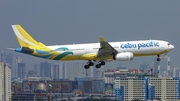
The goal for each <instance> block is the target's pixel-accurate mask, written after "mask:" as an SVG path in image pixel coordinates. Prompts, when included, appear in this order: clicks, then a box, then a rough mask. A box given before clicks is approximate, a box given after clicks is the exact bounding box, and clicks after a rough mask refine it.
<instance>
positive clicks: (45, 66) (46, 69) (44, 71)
mask: <svg viewBox="0 0 180 101" xmlns="http://www.w3.org/2000/svg"><path fill="white" fill-rule="evenodd" d="M40 76H41V77H50V78H51V64H50V63H48V62H47V61H45V62H42V63H40Z"/></svg>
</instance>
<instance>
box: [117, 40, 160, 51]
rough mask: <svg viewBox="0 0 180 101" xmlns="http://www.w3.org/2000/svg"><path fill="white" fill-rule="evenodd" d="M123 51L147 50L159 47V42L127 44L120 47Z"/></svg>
mask: <svg viewBox="0 0 180 101" xmlns="http://www.w3.org/2000/svg"><path fill="white" fill-rule="evenodd" d="M120 47H121V48H122V49H128V48H138V49H141V48H146V47H159V42H155V41H149V42H147V43H146V42H145V43H126V44H121V46H120Z"/></svg>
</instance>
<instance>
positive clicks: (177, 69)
mask: <svg viewBox="0 0 180 101" xmlns="http://www.w3.org/2000/svg"><path fill="white" fill-rule="evenodd" d="M173 77H179V68H178V67H175V68H173Z"/></svg>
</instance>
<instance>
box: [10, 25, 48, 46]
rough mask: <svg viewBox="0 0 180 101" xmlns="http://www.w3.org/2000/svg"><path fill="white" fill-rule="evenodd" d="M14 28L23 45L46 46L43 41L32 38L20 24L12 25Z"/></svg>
mask: <svg viewBox="0 0 180 101" xmlns="http://www.w3.org/2000/svg"><path fill="white" fill-rule="evenodd" d="M12 28H13V30H14V33H15V35H16V38H17V40H18V42H19V44H20V46H21V47H29V46H40V47H44V46H45V45H44V44H43V43H41V42H37V41H36V40H35V39H34V38H32V37H31V36H30V35H29V34H28V33H27V32H26V31H25V30H24V29H23V28H22V27H21V26H20V25H12Z"/></svg>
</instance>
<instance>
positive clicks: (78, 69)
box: [65, 61, 86, 80]
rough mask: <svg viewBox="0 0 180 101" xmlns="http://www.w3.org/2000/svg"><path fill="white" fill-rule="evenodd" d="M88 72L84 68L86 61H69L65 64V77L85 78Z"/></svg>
mask: <svg viewBox="0 0 180 101" xmlns="http://www.w3.org/2000/svg"><path fill="white" fill-rule="evenodd" d="M83 73H86V71H85V69H84V62H81V61H69V62H66V66H65V79H70V80H74V78H75V77H78V78H83V77H84V74H83Z"/></svg>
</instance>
